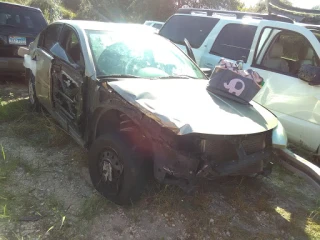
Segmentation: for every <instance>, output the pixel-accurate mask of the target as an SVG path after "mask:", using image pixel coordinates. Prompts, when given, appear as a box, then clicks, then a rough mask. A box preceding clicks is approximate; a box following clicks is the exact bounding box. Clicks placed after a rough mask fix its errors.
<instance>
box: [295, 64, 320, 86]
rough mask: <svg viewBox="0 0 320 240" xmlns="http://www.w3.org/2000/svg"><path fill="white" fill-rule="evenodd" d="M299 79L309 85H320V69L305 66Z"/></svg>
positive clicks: (302, 67)
mask: <svg viewBox="0 0 320 240" xmlns="http://www.w3.org/2000/svg"><path fill="white" fill-rule="evenodd" d="M298 77H299V78H300V79H301V80H303V81H306V82H308V83H309V85H320V67H315V66H312V65H305V64H303V65H302V66H301V67H300V69H299V73H298Z"/></svg>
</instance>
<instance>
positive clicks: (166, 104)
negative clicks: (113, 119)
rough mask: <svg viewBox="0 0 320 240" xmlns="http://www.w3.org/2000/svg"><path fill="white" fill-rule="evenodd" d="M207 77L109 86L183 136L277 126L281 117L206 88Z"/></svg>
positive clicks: (247, 131) (255, 130)
mask: <svg viewBox="0 0 320 240" xmlns="http://www.w3.org/2000/svg"><path fill="white" fill-rule="evenodd" d="M207 84H208V81H207V80H196V79H195V80H193V79H170V80H169V79H161V80H146V79H126V80H123V81H117V82H110V83H109V85H110V86H111V87H112V88H113V89H114V90H115V91H116V92H117V93H118V94H120V95H121V96H122V97H123V98H124V99H125V100H127V101H128V102H130V103H131V104H133V105H135V106H137V107H139V108H140V109H143V110H147V111H148V112H150V113H152V117H153V118H154V119H155V120H156V121H158V122H159V123H160V124H162V125H164V126H165V127H168V128H170V129H172V130H173V131H175V132H177V134H179V135H185V134H190V133H201V134H214V135H244V134H254V133H260V132H265V131H267V130H270V129H273V128H275V127H276V126H277V124H278V120H277V118H276V117H275V116H274V115H273V114H272V113H271V112H269V111H268V110H266V109H265V108H263V107H262V106H260V105H259V104H257V103H255V102H253V101H251V105H252V106H249V105H243V104H240V103H237V102H235V101H232V100H229V99H226V98H222V97H219V96H217V95H215V94H212V93H209V92H208V91H207V90H206V86H207Z"/></svg>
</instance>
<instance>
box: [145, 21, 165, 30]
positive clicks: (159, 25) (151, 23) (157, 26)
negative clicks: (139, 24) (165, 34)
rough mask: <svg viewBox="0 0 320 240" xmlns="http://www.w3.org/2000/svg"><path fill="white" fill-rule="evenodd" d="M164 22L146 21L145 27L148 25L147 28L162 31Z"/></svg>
mask: <svg viewBox="0 0 320 240" xmlns="http://www.w3.org/2000/svg"><path fill="white" fill-rule="evenodd" d="M163 24H164V22H157V21H145V22H144V25H147V26H150V27H153V28H155V29H158V30H159V29H160V28H162V26H163Z"/></svg>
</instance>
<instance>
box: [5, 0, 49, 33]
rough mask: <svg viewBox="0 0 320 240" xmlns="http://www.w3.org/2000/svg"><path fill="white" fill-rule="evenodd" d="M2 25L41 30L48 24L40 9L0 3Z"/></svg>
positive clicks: (33, 30)
mask: <svg viewBox="0 0 320 240" xmlns="http://www.w3.org/2000/svg"><path fill="white" fill-rule="evenodd" d="M0 6H1V7H0V27H6V28H16V29H18V30H21V31H24V32H30V33H31V32H40V31H41V30H42V29H44V28H45V27H46V25H47V23H46V21H45V19H44V17H43V15H42V14H41V12H40V11H37V10H32V9H29V8H24V7H20V6H15V5H7V4H1V3H0Z"/></svg>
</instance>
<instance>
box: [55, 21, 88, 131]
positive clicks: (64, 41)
mask: <svg viewBox="0 0 320 240" xmlns="http://www.w3.org/2000/svg"><path fill="white" fill-rule="evenodd" d="M53 53H54V55H55V56H57V58H56V60H55V62H54V64H53V67H52V68H53V77H52V84H53V91H52V96H53V101H54V109H55V111H56V112H57V113H58V114H59V115H60V117H62V118H63V119H64V120H65V124H66V127H67V129H68V130H69V131H70V130H71V131H72V130H74V132H75V133H77V134H79V135H82V129H84V128H83V124H84V118H83V84H84V69H85V64H84V59H83V53H82V48H81V44H80V41H79V36H78V33H77V32H76V30H75V29H73V28H72V27H71V26H69V25H65V26H64V27H63V29H62V32H61V35H60V39H59V42H58V43H57V44H56V45H55V46H54V47H53Z"/></svg>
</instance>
